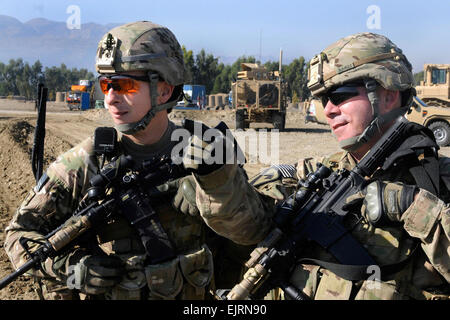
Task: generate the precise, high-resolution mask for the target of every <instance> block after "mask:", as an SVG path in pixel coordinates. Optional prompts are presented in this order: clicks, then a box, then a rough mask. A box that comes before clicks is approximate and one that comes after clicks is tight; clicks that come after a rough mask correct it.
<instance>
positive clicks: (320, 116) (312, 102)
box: [303, 98, 328, 124]
mask: <svg viewBox="0 0 450 320" xmlns="http://www.w3.org/2000/svg"><path fill="white" fill-rule="evenodd" d="M303 109H304V110H305V123H308V122H316V123H320V124H328V122H327V118H326V117H325V112H324V108H323V105H322V101H321V100H320V99H317V98H311V99H309V100H307V101H305V102H304V106H303Z"/></svg>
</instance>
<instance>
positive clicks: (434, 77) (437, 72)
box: [431, 69, 447, 84]
mask: <svg viewBox="0 0 450 320" xmlns="http://www.w3.org/2000/svg"><path fill="white" fill-rule="evenodd" d="M446 76H447V70H441V69H433V71H432V72H431V82H432V83H435V84H443V83H445V78H446Z"/></svg>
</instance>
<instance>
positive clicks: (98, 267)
mask: <svg viewBox="0 0 450 320" xmlns="http://www.w3.org/2000/svg"><path fill="white" fill-rule="evenodd" d="M72 260H75V261H72ZM69 261H70V264H69V268H68V272H69V274H68V277H69V278H68V285H69V286H70V285H72V286H74V287H75V288H76V289H78V290H80V291H81V292H83V293H85V294H93V295H96V294H103V293H106V292H108V291H109V290H111V289H112V288H113V287H114V286H116V285H117V284H118V283H119V282H120V281H121V280H122V275H123V274H124V272H125V264H124V262H123V261H122V260H121V259H120V258H118V257H116V256H107V255H84V256H81V258H80V257H72V259H70V260H69ZM71 278H72V279H73V280H72V281H71V280H70V279H71Z"/></svg>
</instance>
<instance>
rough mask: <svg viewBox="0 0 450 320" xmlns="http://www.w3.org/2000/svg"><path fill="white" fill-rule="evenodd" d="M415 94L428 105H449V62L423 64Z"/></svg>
mask: <svg viewBox="0 0 450 320" xmlns="http://www.w3.org/2000/svg"><path fill="white" fill-rule="evenodd" d="M423 69H424V81H420V85H418V86H416V91H417V96H418V97H419V98H420V99H422V101H423V102H425V103H426V104H427V105H429V106H433V107H450V64H425V65H424V68H423Z"/></svg>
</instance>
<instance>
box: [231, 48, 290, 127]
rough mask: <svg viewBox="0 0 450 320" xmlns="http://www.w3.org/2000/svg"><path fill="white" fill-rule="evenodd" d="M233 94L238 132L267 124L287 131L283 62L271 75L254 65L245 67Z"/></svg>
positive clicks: (246, 64) (269, 72)
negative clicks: (252, 126)
mask: <svg viewBox="0 0 450 320" xmlns="http://www.w3.org/2000/svg"><path fill="white" fill-rule="evenodd" d="M280 57H281V55H280ZM231 90H232V103H233V108H234V109H235V113H236V129H245V128H249V127H250V123H252V122H268V123H272V124H273V127H274V128H275V129H278V130H280V131H282V130H284V128H285V123H286V105H287V102H286V83H285V82H284V81H283V79H282V77H281V58H280V70H278V71H268V70H267V69H266V68H264V67H263V66H260V65H259V64H255V63H242V64H241V71H239V72H238V75H237V80H236V81H235V82H234V83H232V85H231Z"/></svg>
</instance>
